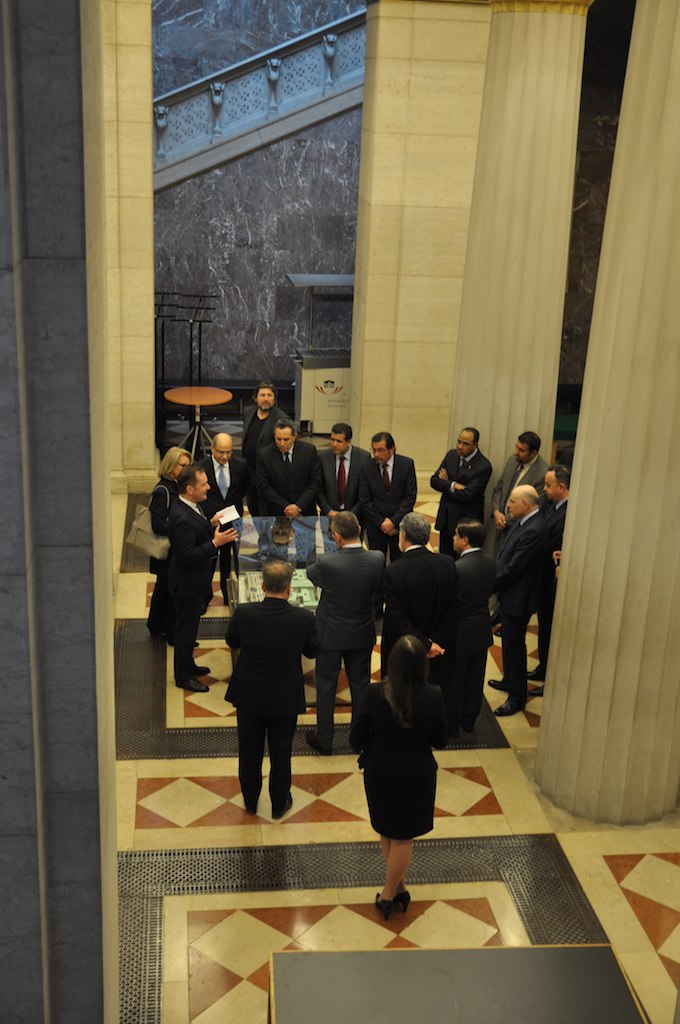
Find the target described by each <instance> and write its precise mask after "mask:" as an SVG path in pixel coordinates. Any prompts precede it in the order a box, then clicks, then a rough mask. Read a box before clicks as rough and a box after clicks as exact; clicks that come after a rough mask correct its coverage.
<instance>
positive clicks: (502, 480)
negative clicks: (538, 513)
mask: <svg viewBox="0 0 680 1024" xmlns="http://www.w3.org/2000/svg"><path fill="white" fill-rule="evenodd" d="M518 468H519V463H518V462H517V459H516V458H515V456H514V455H511V456H510V458H509V459H508V461H507V462H506V463H505V468H504V469H503V472H502V473H501V475H500V476H499V478H498V481H497V482H496V486H495V487H494V489H493V494H492V495H491V514H492V515H493V513H494V512H502V513H503V515H505V506H506V505H507V503H508V498H509V497H510V492H511V490H512V489H513V486H514V482H513V481H514V477H515V473H516V471H517V469H518ZM547 472H548V463H547V462H546V461H545V459H544V458H543V456H542V455H539V456H538V458H537V459H536V461H535V462H534V464H533V466H531V467H530V469H528V470H527V472H526V474H525V475H524V477H523V479H522V485H524V484H530V485H531V486H532V487H535V488H536V490H537V491H538V493H539V495H540V499H541V500H540V506H541V508H543V506H544V505H545V504H546V501H547V499H546V497H545V495H544V494H543V478H544V476H545V474H546V473H547Z"/></svg>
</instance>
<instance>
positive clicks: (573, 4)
mask: <svg viewBox="0 0 680 1024" xmlns="http://www.w3.org/2000/svg"><path fill="white" fill-rule="evenodd" d="M592 2H593V0H491V11H492V13H493V14H498V13H500V12H508V11H510V12H513V13H519V12H526V11H528V12H529V13H530V14H580V15H582V16H583V17H585V16H586V14H587V13H588V8H589V7H590V5H591V4H592Z"/></svg>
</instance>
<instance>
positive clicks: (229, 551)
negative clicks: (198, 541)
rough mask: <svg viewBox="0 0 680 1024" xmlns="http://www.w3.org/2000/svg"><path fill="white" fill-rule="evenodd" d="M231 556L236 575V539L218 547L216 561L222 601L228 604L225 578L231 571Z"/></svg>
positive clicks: (227, 577) (226, 578)
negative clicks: (218, 569)
mask: <svg viewBox="0 0 680 1024" xmlns="http://www.w3.org/2000/svg"><path fill="white" fill-rule="evenodd" d="M232 557H233V560H234V572H235V573H236V575H237V576H238V541H236V542H235V543H233V544H224V545H223V546H222V547H221V548H220V552H219V555H218V562H219V566H220V590H221V591H222V597H223V598H224V603H225V604H226V605H228V604H229V596H228V594H227V580H228V579H229V573H230V572H231V562H232Z"/></svg>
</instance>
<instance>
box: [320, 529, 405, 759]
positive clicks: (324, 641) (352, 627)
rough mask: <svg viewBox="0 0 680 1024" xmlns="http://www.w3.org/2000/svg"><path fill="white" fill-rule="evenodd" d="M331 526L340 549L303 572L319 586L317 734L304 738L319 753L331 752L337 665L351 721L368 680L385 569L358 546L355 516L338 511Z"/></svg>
mask: <svg viewBox="0 0 680 1024" xmlns="http://www.w3.org/2000/svg"><path fill="white" fill-rule="evenodd" d="M331 522H332V530H333V540H334V541H335V543H336V544H337V546H338V548H339V550H338V551H336V552H331V553H330V554H327V555H322V556H321V558H319V560H318V561H317V562H315V563H314V564H313V565H310V566H309V567H308V568H307V575H308V576H309V578H310V580H311V581H312V583H313V584H314V585H315V586H317V587H321V598H320V600H319V607H318V609H317V613H316V624H317V629H318V631H319V640H320V642H321V650H320V652H319V655H318V657H317V659H316V719H317V723H316V729H315V730H310V731H309V732H307V733H306V735H305V739H306V740H307V743H308V744H309V746H310V747H312V748H313V749H314V750H318V752H319V753H320V754H331V753H332V752H333V712H334V709H335V692H336V689H337V685H338V673H339V671H340V664H341V662H343V661H344V663H345V671H346V673H347V679H348V681H349V688H350V692H351V695H352V720H354V715H355V712H356V709H357V707H358V705H359V698H360V697H361V694H362V693H363V691H364V690H365V689H366V687H367V686H368V684H369V682H370V680H371V652H372V650H373V645H374V643H375V619H374V615H373V605H374V602H375V594H376V591H377V589H378V587H379V586H380V579H381V576H382V571H383V567H384V565H385V556H384V555H383V553H382V552H381V551H366V549H365V548H363V547H362V545H361V539H360V536H359V532H360V527H359V520H358V519H357V517H356V516H355V515H354V513H353V512H338V514H337V515H336V516H334V518H333V519H332V520H331Z"/></svg>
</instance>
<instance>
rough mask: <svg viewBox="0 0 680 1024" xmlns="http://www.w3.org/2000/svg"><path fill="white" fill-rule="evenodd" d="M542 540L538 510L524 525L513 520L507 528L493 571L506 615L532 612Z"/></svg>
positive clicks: (542, 525)
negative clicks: (495, 568) (494, 571)
mask: <svg viewBox="0 0 680 1024" xmlns="http://www.w3.org/2000/svg"><path fill="white" fill-rule="evenodd" d="M546 543H547V532H546V528H545V518H544V516H543V515H542V514H541V513H540V512H539V513H538V515H534V516H532V517H531V519H528V520H527V521H526V522H525V523H524V524H522V523H521V522H520V521H517V522H514V523H513V524H512V526H510V527H509V530H508V535H507V538H506V541H505V544H504V545H503V547H502V548H501V550H500V554H499V556H498V559H497V572H496V591H497V593H498V597H499V599H500V602H501V608H502V610H503V611H505V612H507V613H508V614H509V615H518V616H524V615H531V613H532V612H535V611H536V608H537V607H538V590H539V585H540V579H541V572H542V569H543V560H544V558H545V550H546Z"/></svg>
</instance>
